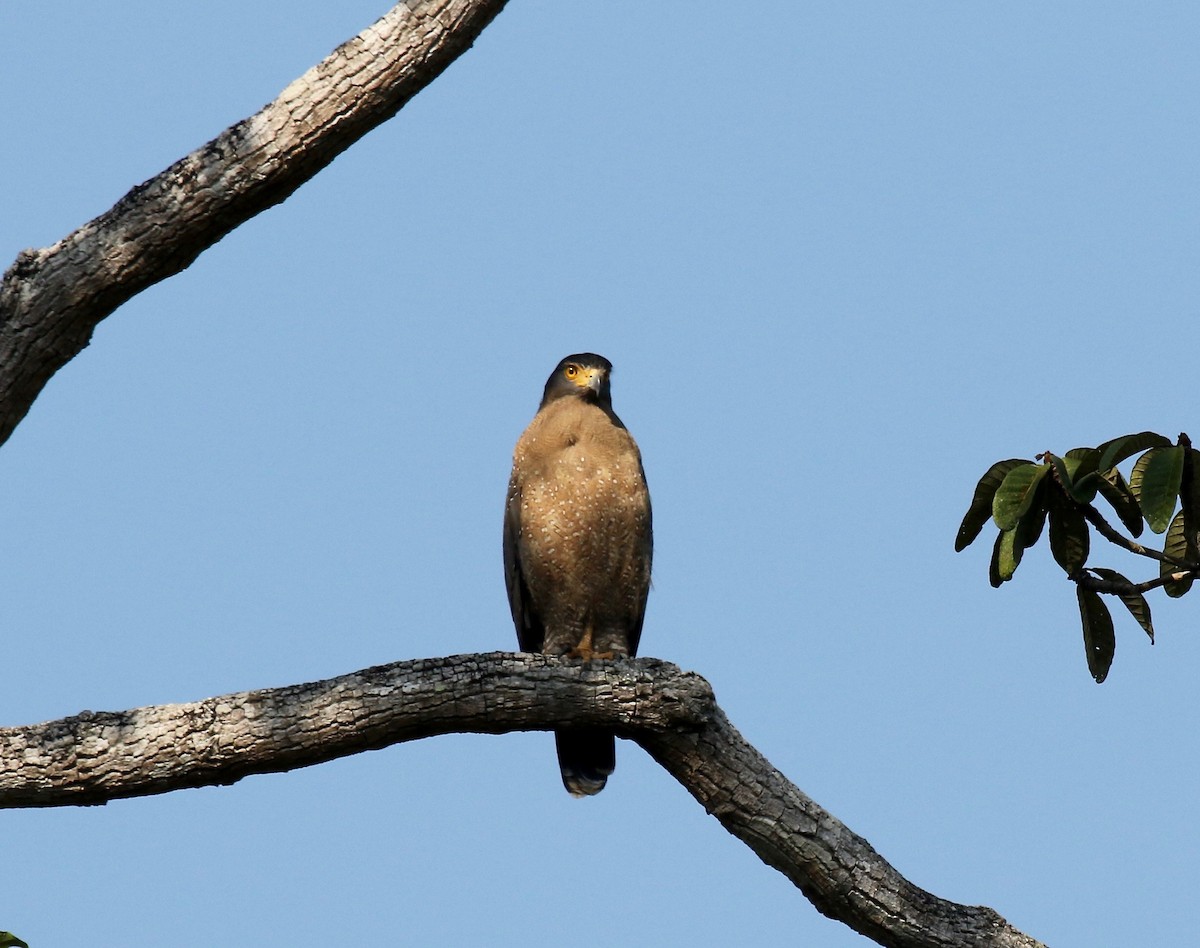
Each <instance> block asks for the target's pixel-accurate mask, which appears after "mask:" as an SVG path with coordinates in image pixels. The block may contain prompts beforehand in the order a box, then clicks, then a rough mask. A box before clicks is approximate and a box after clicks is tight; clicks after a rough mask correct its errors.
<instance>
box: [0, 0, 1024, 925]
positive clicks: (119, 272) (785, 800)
mask: <svg viewBox="0 0 1200 948" xmlns="http://www.w3.org/2000/svg"><path fill="white" fill-rule="evenodd" d="M503 6H504V0H411V2H408V3H401V4H399V5H397V6H396V7H395V8H393V9H392V10H391V11H390V12H388V13H387V14H386V15H384V16H383V17H382V18H381V19H380V20H378V21H377V22H376V23H374V24H373V25H372V26H370V27H368V28H367V29H365V30H363V31H362V32H361V33H360V34H359V35H358V36H356V37H354V38H353V39H351V40H349V41H348V42H346V43H344V44H343V45H342V46H340V47H339V48H338V49H336V50H335V51H334V52H333V53H332V54H331V55H330V56H329V57H327V58H326V59H325V60H324V61H322V62H321V63H319V64H318V65H316V66H315V67H313V68H312V69H310V70H309V71H308V72H307V73H305V74H304V75H303V76H301V77H300V78H299V79H297V80H296V81H295V82H293V83H292V84H291V85H290V86H288V87H287V88H286V89H285V90H284V91H283V92H282V93H281V94H280V96H279V97H278V98H277V99H276V100H275V101H273V102H271V103H270V104H268V105H267V106H265V107H264V108H263V109H262V110H261V111H259V112H258V113H256V114H255V115H253V116H251V117H250V118H247V119H245V120H243V121H241V122H239V123H237V124H236V125H234V126H232V127H231V128H229V129H227V130H226V131H224V132H223V133H221V134H220V135H218V136H217V137H216V138H214V139H213V140H212V141H211V142H209V143H208V144H206V145H204V146H203V147H201V148H199V149H197V150H196V151H194V152H192V153H191V154H189V155H187V156H186V157H184V158H182V159H180V160H179V161H177V162H176V163H175V164H173V165H172V166H171V167H169V168H167V169H166V170H165V171H163V172H162V173H160V174H159V175H157V176H156V177H154V178H152V179H151V180H149V181H147V182H145V183H144V184H141V185H139V186H138V187H135V188H134V189H133V190H131V191H130V192H129V193H128V194H126V195H125V197H123V198H122V199H121V200H120V201H118V202H117V204H116V205H115V206H114V207H113V208H112V209H110V210H109V211H107V212H106V213H104V214H102V215H100V216H99V217H97V218H96V219H95V220H92V221H90V222H88V223H87V224H84V225H83V226H82V227H80V228H79V229H78V230H76V231H74V232H73V233H71V234H68V235H67V236H66V237H64V238H63V239H62V240H60V241H59V242H58V243H56V244H54V245H53V246H51V247H47V248H43V249H40V250H26V251H23V252H22V253H21V254H19V255H18V257H17V259H16V261H15V262H14V263H13V264H12V266H11V267H10V268H9V269H8V271H7V272H6V273H5V275H4V278H3V281H2V282H0V443H2V442H3V441H5V440H7V438H8V436H9V435H10V434H11V433H12V431H13V429H14V428H15V427H16V426H17V424H18V423H19V422H20V421H21V419H22V418H23V417H24V416H25V414H26V413H27V412H28V411H29V408H30V406H31V405H32V404H33V401H34V399H35V398H36V397H37V395H38V393H39V392H41V390H42V388H43V387H44V386H45V385H46V383H47V382H48V381H49V379H50V377H51V376H52V375H53V374H54V373H55V372H56V371H58V369H59V368H61V367H62V366H63V365H65V364H66V363H67V362H68V361H69V360H70V359H72V358H73V357H74V356H75V355H77V354H78V353H79V352H80V351H81V350H82V349H83V348H84V347H85V346H86V345H87V344H88V341H89V340H90V338H91V335H92V332H93V330H94V329H95V327H96V326H97V324H98V323H99V322H100V321H101V320H102V319H104V318H105V317H106V316H108V315H109V314H111V313H112V312H113V311H114V310H115V309H116V308H117V307H119V306H120V305H121V304H122V303H124V302H125V301H126V300H128V299H130V298H131V297H132V296H134V295H135V294H137V293H138V292H140V291H141V290H143V289H145V288H146V287H148V286H151V285H153V284H154V283H157V282H159V281H160V280H163V279H165V278H167V277H169V276H171V275H173V274H175V273H177V272H179V271H180V270H182V269H184V268H185V267H187V266H188V265H189V264H190V263H191V262H192V261H193V260H195V259H196V257H198V256H199V255H200V254H201V253H202V252H203V251H204V250H205V249H206V248H208V247H210V246H212V245H213V244H214V243H216V242H217V241H218V240H220V239H221V238H222V237H223V236H225V234H227V233H229V232H230V231H231V230H233V229H234V228H235V227H237V226H238V225H240V224H242V223H243V222H245V221H247V220H249V219H250V218H251V217H253V216H254V215H256V214H258V213H259V212H260V211H262V210H265V209H266V208H268V207H270V206H272V205H274V204H277V203H279V202H280V201H283V200H284V199H285V198H287V197H288V195H290V194H291V193H292V192H293V191H294V190H296V188H298V187H299V186H300V185H301V184H303V183H304V182H305V181H307V180H308V179H309V178H311V177H312V176H313V175H315V174H316V173H317V172H318V171H320V170H321V169H322V168H323V167H325V166H326V165H327V164H329V162H331V161H332V160H333V159H334V158H335V157H336V156H337V155H338V154H340V153H341V152H342V151H344V150H345V149H346V148H348V147H349V146H350V145H351V144H353V143H354V142H355V141H357V140H358V139H359V138H361V137H362V136H363V135H364V134H366V133H367V132H368V131H370V130H371V129H372V128H374V127H375V126H376V125H379V124H380V123H381V122H383V121H385V120H386V119H388V118H390V117H391V116H392V115H394V114H395V113H396V112H397V111H398V110H399V109H400V108H401V107H402V106H403V105H404V104H405V103H406V102H407V101H408V100H409V99H410V98H412V97H413V96H414V95H415V94H416V93H417V92H419V91H420V90H421V89H423V88H424V87H425V86H426V85H428V84H429V82H431V81H432V80H433V79H434V78H436V76H438V75H439V74H440V73H441V71H442V70H443V69H445V68H446V67H447V66H448V65H449V64H450V63H451V62H453V61H454V59H456V58H457V57H458V56H459V55H460V54H461V53H463V52H464V51H465V50H467V49H468V48H469V47H470V46H471V44H472V43H473V42H474V40H475V38H476V37H477V36H478V35H479V33H480V32H481V31H482V30H483V28H484V27H485V26H487V24H488V23H489V22H491V20H492V19H493V18H494V17H495V16H496V14H497V13H499V11H500V10H501V8H502V7H503ZM567 724H576V725H578V724H597V725H605V726H611V727H613V728H615V729H616V730H617V731H618V733H620V734H621V735H622V736H624V737H628V738H630V739H632V740H634V741H636V742H638V743H639V744H641V745H642V746H643V747H644V748H645V749H646V750H647V751H648V752H649V753H650V754H651V756H653V757H654V759H655V760H657V761H658V762H659V763H660V764H662V766H663V767H665V768H666V769H667V770H668V771H669V772H670V773H671V774H673V775H674V776H675V777H676V779H678V780H679V781H680V783H682V784H683V785H684V786H685V787H686V788H687V789H688V791H689V792H690V793H691V794H692V796H694V797H695V798H696V799H697V800H698V801H699V802H700V804H701V805H702V806H703V807H704V808H705V809H706V810H707V811H708V812H709V813H711V814H712V815H713V816H715V817H716V818H717V819H718V820H719V821H720V822H721V824H722V825H723V826H724V827H725V828H726V829H727V830H729V832H731V833H733V834H734V835H735V836H737V837H738V838H739V839H741V840H743V841H744V842H745V843H746V844H747V845H748V846H750V848H751V849H753V850H754V851H755V852H756V853H757V854H758V855H759V856H760V857H761V858H762V860H763V861H764V862H766V863H767V864H768V865H770V866H773V867H774V868H776V869H778V870H779V871H780V872H782V873H784V874H785V875H786V876H787V877H788V878H789V879H791V880H792V881H793V882H794V883H795V884H796V885H797V886H798V887H799V888H800V889H801V890H802V891H803V892H804V894H805V895H807V896H808V898H809V899H811V900H812V902H813V903H814V904H815V905H816V907H817V908H818V909H819V910H820V911H822V912H824V913H825V914H826V915H829V916H830V917H832V918H836V919H839V920H841V921H842V922H844V923H845V924H847V925H849V926H850V927H851V928H853V929H855V930H856V931H858V932H861V933H862V934H864V935H866V936H867V937H869V938H871V939H873V940H875V941H876V942H878V943H879V944H881V945H896V946H968V945H969V946H994V948H1001V946H1004V948H1009V946H1021V948H1032V946H1036V945H1038V942H1036V941H1034V940H1033V939H1031V938H1029V937H1028V936H1025V935H1022V934H1021V933H1020V932H1018V931H1016V930H1015V929H1013V928H1011V927H1010V926H1009V925H1008V924H1007V923H1006V922H1005V921H1004V920H1003V919H1002V918H1000V916H998V915H997V914H996V913H995V912H993V911H992V910H990V909H987V908H980V907H972V906H963V905H957V904H955V903H952V902H947V901H944V900H942V899H939V898H937V897H936V896H933V895H931V894H929V893H928V892H925V891H924V890H922V889H920V888H918V887H917V886H915V885H913V884H912V883H910V882H908V881H907V880H906V879H904V878H903V877H902V876H901V875H900V874H899V873H897V872H896V871H895V870H894V869H893V868H892V867H891V866H890V865H889V864H888V863H887V862H886V861H885V860H884V859H883V858H882V857H881V856H880V855H879V854H878V853H876V852H875V850H874V849H872V848H871V846H870V845H869V844H868V843H867V842H866V841H865V840H864V839H862V838H861V837H859V836H856V835H855V834H854V833H852V832H851V831H850V830H849V829H847V828H846V827H845V826H843V825H842V824H841V823H840V822H838V821H837V820H836V819H834V818H833V817H832V816H831V815H830V814H828V813H827V812H825V811H824V810H823V809H821V807H819V806H818V805H817V804H816V803H814V802H813V801H812V800H810V799H809V798H808V797H807V796H805V795H804V794H803V793H801V792H800V791H799V790H798V789H797V788H796V787H795V786H794V785H793V784H791V783H790V782H789V781H788V780H787V779H786V778H785V777H784V776H783V775H782V774H780V773H779V771H777V770H776V769H775V768H774V767H772V766H771V764H770V763H769V762H768V761H767V760H766V759H765V758H764V757H763V756H762V755H761V754H759V753H758V752H757V751H756V750H755V749H754V748H753V747H751V746H750V745H749V744H747V743H746V742H745V740H743V739H742V737H741V735H739V734H738V733H737V731H736V730H735V729H734V728H733V727H732V726H731V725H730V724H729V722H728V720H727V719H726V718H725V715H724V714H722V712H721V710H720V708H718V707H717V705H716V703H715V701H714V699H713V695H712V691H711V689H710V688H709V686H708V684H707V682H705V681H704V679H702V678H700V677H699V676H697V675H694V674H690V673H685V672H681V671H680V670H679V669H677V668H676V667H674V666H673V665H668V664H666V663H663V662H659V661H655V660H652V659H641V660H637V661H634V660H625V661H617V662H595V663H590V664H586V665H580V664H577V663H576V664H572V663H570V662H568V661H567V660H565V659H554V658H546V657H544V656H539V655H514V654H506V653H495V654H488V655H460V656H453V657H450V658H438V659H427V660H421V661H411V662H401V663H397V664H394V665H387V666H381V667H378V668H369V669H365V670H363V671H360V672H355V673H353V674H350V675H344V676H342V677H340V678H333V679H329V680H327V681H320V682H314V683H310V684H303V685H295V686H292V687H288V688H276V689H271V690H267V691H251V692H244V693H241V694H234V695H226V696H223V697H217V698H210V699H208V700H206V701H199V702H194V703H191V704H180V705H162V706H158V707H148V708H138V709H134V710H130V711H119V712H90V711H85V712H83V713H81V714H77V715H75V716H73V717H70V718H64V719H62V720H59V721H52V722H49V723H46V724H39V725H33V726H28V727H15V728H4V729H0V807H7V808H12V807H49V806H71V805H93V804H102V803H105V802H107V801H109V800H114V799H119V798H122V797H134V796H144V795H147V794H154V793H166V792H169V791H171V790H178V789H182V788H185V787H198V786H209V785H214V784H230V783H234V782H236V781H238V780H240V779H241V778H242V777H245V776H247V775H249V774H258V773H270V772H275V771H286V770H292V769H294V768H297V767H304V766H309V765H311V764H317V763H321V762H322V761H326V760H331V759H333V758H336V757H342V756H345V755H347V754H354V753H359V752H361V751H364V750H372V749H377V748H381V747H386V746H388V745H391V744H395V743H399V742H403V741H408V740H414V739H416V738H421V737H432V736H435V735H438V734H446V733H450V732H464V731H465V732H478V733H502V732H506V731H513V730H553V729H554V728H556V727H561V726H563V725H567Z"/></svg>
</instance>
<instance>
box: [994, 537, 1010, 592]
mask: <svg viewBox="0 0 1200 948" xmlns="http://www.w3.org/2000/svg"><path fill="white" fill-rule="evenodd" d="M1003 541H1004V531H1001V532H1000V533H997V534H996V542H995V543H993V544H992V559H991V562H990V563H988V582H989V583H991V585H992V588H993V589H999V588H1000V586H1001V584H1002V583H1004V582H1005V577H1003V576H1001V575H1000V544H1001V543H1002V542H1003ZM1007 578H1008V579H1012V573H1009V574H1008V577H1007Z"/></svg>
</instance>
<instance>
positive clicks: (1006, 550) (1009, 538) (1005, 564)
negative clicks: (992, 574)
mask: <svg viewBox="0 0 1200 948" xmlns="http://www.w3.org/2000/svg"><path fill="white" fill-rule="evenodd" d="M1017 533H1018V531H1017V529H1016V528H1015V527H1014V528H1013V529H1012V530H1003V531H1001V533H1000V536H999V538H998V539H997V541H996V550H997V557H998V559H997V563H996V572H997V573H998V574H999V576H1000V582H1001V583H1006V582H1008V581H1009V580H1010V579H1012V578H1013V573H1015V572H1016V571H1017V567H1018V566H1020V565H1021V557H1022V556H1023V555H1024V553H1025V548H1024V547H1023V546H1021V544H1020V543H1018V542H1017ZM997 585H999V583H997Z"/></svg>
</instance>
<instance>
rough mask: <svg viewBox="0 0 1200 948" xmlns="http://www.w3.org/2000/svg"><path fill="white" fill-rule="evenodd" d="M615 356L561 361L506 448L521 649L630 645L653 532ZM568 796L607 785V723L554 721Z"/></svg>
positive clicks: (629, 651)
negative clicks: (615, 377)
mask: <svg viewBox="0 0 1200 948" xmlns="http://www.w3.org/2000/svg"><path fill="white" fill-rule="evenodd" d="M611 374H612V363H611V362H609V361H608V360H607V359H606V358H604V357H603V356H598V355H596V354H595V353H592V352H583V353H579V354H577V355H570V356H567V357H566V358H565V359H563V360H562V361H561V362H560V363H558V366H557V367H556V368H555V369H554V371H553V372H552V373H551V375H550V378H549V379H548V380H547V381H546V389H545V392H544V393H543V395H542V403H541V405H539V406H538V412H537V415H536V416H534V419H533V421H532V422H531V423H530V425H529V427H528V428H526V429H525V433H524V434H523V435H521V437H520V439H518V441H517V447H516V450H515V451H514V452H513V469H512V477H511V479H510V480H509V483H508V503H507V505H506V506H505V508H504V576H505V581H506V583H507V585H508V604H509V607H510V608H511V609H512V616H513V622H514V623H515V624H516V627H517V641H518V642H519V643H520V645H521V649H522V650H523V651H526V652H544V653H546V654H547V655H568V656H572V657H577V658H582V659H584V660H588V659H591V658H613V657H620V656H626V655H635V654H637V647H638V639H639V638H640V637H641V634H642V618H643V617H644V615H645V613H646V596H647V594H648V593H649V591H650V560H651V556H652V552H653V540H652V536H651V528H650V493H649V491H648V490H647V489H646V475H645V473H644V472H643V471H642V456H641V454H640V453H639V452H638V447H637V444H636V443H635V442H634V440H633V437H632V436H631V435H630V434H629V432H628V431H626V430H625V426H624V425H623V424H621V419H620V418H618V417H617V416H616V413H615V412H613V408H612V394H611V392H610V390H609V378H610V376H611ZM554 736H555V742H556V744H557V746H558V765H559V769H560V770H561V771H562V779H563V784H564V785H565V786H566V788H567V790H568V791H570V793H571V794H573V795H574V796H589V795H591V794H594V793H599V792H600V791H601V790H603V789H604V783H605V781H606V780H607V778H608V775H609V774H611V773H612V772H613V767H614V766H615V764H616V747H615V743H616V742H615V740H614V737H613V734H612V732H611V731H606V730H604V729H603V728H592V727H579V728H569V729H566V730H561V731H558V732H557V733H556V734H555V735H554Z"/></svg>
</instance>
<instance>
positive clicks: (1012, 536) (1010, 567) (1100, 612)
mask: <svg viewBox="0 0 1200 948" xmlns="http://www.w3.org/2000/svg"><path fill="white" fill-rule="evenodd" d="M1135 456H1137V458H1136V460H1135V461H1134V464H1133V467H1132V470H1131V472H1130V475H1129V478H1128V480H1127V479H1126V478H1125V475H1124V474H1122V472H1121V471H1120V470H1119V469H1118V465H1120V464H1122V463H1123V462H1125V461H1128V460H1129V459H1131V458H1134V457H1135ZM1097 498H1100V499H1102V500H1103V501H1104V503H1105V504H1106V505H1107V506H1108V507H1109V508H1111V510H1112V512H1113V513H1114V514H1115V515H1116V518H1117V520H1119V521H1120V523H1121V525H1122V526H1123V527H1124V528H1125V530H1126V531H1127V533H1128V534H1129V535H1128V536H1126V535H1125V534H1122V533H1121V532H1120V531H1119V530H1118V529H1117V528H1116V527H1114V526H1112V525H1111V524H1110V523H1109V522H1108V520H1106V519H1105V518H1104V516H1103V514H1101V512H1100V510H1099V509H1098V508H1097V507H1096V500H1097ZM989 520H991V521H992V522H994V523H995V525H996V527H997V529H998V533H997V535H996V541H995V545H994V546H993V548H992V558H991V563H990V564H989V567H988V578H989V580H990V581H991V584H992V586H994V587H999V586H1001V585H1002V584H1004V583H1006V582H1008V581H1009V580H1010V579H1012V578H1013V575H1014V574H1015V573H1016V571H1017V567H1018V566H1020V565H1021V559H1022V557H1023V556H1024V554H1025V551H1026V550H1028V549H1029V548H1030V547H1032V546H1033V545H1034V544H1036V543H1037V542H1038V540H1039V539H1041V537H1042V535H1043V533H1046V534H1048V538H1049V545H1050V552H1051V554H1052V555H1053V557H1054V560H1055V562H1057V563H1058V565H1059V566H1061V567H1062V569H1063V571H1064V572H1065V573H1066V574H1067V578H1068V579H1070V580H1071V581H1072V582H1074V583H1075V595H1076V598H1077V600H1078V604H1079V616H1080V621H1081V623H1082V626H1083V641H1084V649H1085V652H1086V655H1087V663H1088V670H1089V671H1090V672H1091V673H1092V677H1093V678H1095V680H1096V681H1097V682H1102V681H1104V679H1105V677H1107V675H1108V670H1109V667H1110V666H1111V664H1112V659H1113V653H1114V651H1115V649H1116V638H1115V635H1114V632H1113V622H1112V615H1111V614H1110V613H1109V610H1108V606H1107V605H1106V604H1105V602H1104V599H1103V598H1101V597H1102V595H1111V596H1116V597H1117V598H1118V599H1120V600H1121V602H1122V603H1123V604H1124V605H1125V607H1126V609H1128V610H1129V613H1130V615H1131V616H1133V618H1134V619H1135V620H1136V621H1137V623H1138V625H1140V626H1141V627H1142V629H1144V630H1145V632H1146V634H1147V635H1148V636H1150V641H1151V642H1153V641H1154V626H1153V624H1152V622H1151V618H1150V604H1149V603H1148V602H1147V600H1146V597H1145V593H1146V592H1148V591H1150V590H1151V589H1155V588H1158V587H1162V589H1163V591H1164V592H1165V593H1166V594H1167V595H1168V596H1171V597H1173V598H1177V597H1179V596H1183V595H1184V594H1186V593H1187V592H1188V590H1189V589H1191V587H1192V582H1193V580H1194V579H1195V578H1196V576H1197V574H1198V573H1200V542H1198V536H1200V451H1197V450H1195V449H1193V448H1192V444H1191V441H1190V440H1189V438H1188V436H1187V435H1186V434H1181V435H1180V436H1179V438H1178V440H1177V441H1176V442H1174V443H1172V442H1171V440H1170V439H1168V438H1166V437H1164V436H1163V435H1160V434H1156V433H1155V432H1153V431H1142V432H1139V433H1137V434H1131V435H1124V436H1123V437H1120V438H1113V439H1112V440H1111V441H1105V442H1104V443H1103V444H1101V445H1098V446H1097V447H1094V448H1072V449H1071V450H1070V451H1068V452H1066V454H1063V455H1061V456H1059V455H1056V454H1054V453H1052V452H1050V451H1046V452H1043V453H1042V454H1039V455H1037V456H1036V458H1035V459H1034V460H1028V459H1026V458H1010V459H1008V460H1006V461H997V462H996V463H995V464H993V465H992V466H991V467H990V468H988V470H987V472H986V473H985V474H984V475H983V477H981V478H980V479H979V483H978V484H977V485H976V486H975V494H974V496H973V497H972V498H971V506H970V507H969V508H968V510H967V513H966V516H965V517H963V521H962V525H961V526H960V527H959V528H958V536H957V537H956V538H955V541H954V549H955V550H956V551H962V550H964V549H966V548H967V547H968V546H969V545H970V544H971V543H973V542H974V541H975V539H976V538H977V537H978V536H979V534H980V532H981V531H982V530H983V528H984V526H985V525H986V524H987V522H988V521H989ZM1047 524H1048V525H1049V530H1046V527H1047ZM1143 525H1145V526H1149V528H1150V530H1151V532H1153V533H1156V534H1165V536H1164V537H1163V544H1162V549H1161V550H1156V549H1152V548H1151V547H1147V546H1144V545H1143V544H1141V543H1138V542H1136V538H1137V537H1140V536H1141V535H1142V530H1143ZM1093 530H1094V531H1095V532H1096V533H1097V534H1098V535H1099V536H1100V537H1102V538H1103V539H1105V540H1107V541H1108V542H1110V543H1112V544H1114V545H1115V546H1119V547H1121V548H1122V549H1125V550H1127V551H1129V552H1130V553H1135V554H1137V555H1139V556H1144V557H1147V558H1149V559H1153V560H1157V562H1158V577H1157V578H1155V579H1151V580H1147V581H1145V582H1141V583H1134V582H1132V581H1131V580H1129V579H1127V578H1126V577H1125V576H1123V575H1122V574H1121V573H1118V572H1117V571H1116V570H1112V569H1106V568H1102V567H1097V566H1088V557H1089V555H1090V554H1091V548H1092V531H1093Z"/></svg>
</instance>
